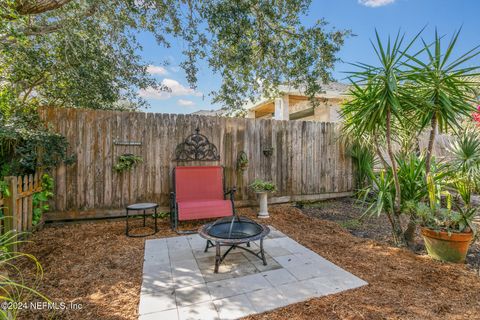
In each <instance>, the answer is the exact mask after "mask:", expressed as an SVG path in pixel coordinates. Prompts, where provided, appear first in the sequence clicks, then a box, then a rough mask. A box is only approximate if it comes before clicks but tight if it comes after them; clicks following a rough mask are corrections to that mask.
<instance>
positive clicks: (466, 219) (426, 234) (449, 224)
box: [417, 176, 477, 263]
mask: <svg viewBox="0 0 480 320" xmlns="http://www.w3.org/2000/svg"><path fill="white" fill-rule="evenodd" d="M427 185H428V195H429V203H430V206H427V205H426V204H423V203H421V204H419V205H418V208H417V216H418V217H419V218H420V220H421V226H422V229H421V232H422V236H423V239H424V242H425V247H426V249H427V252H428V255H429V256H431V257H432V258H434V259H437V260H441V261H448V262H455V263H462V262H464V261H465V258H466V256H467V252H468V248H469V246H470V243H471V242H472V240H473V238H474V235H475V232H476V230H475V225H474V223H473V219H474V218H475V216H476V215H477V209H476V208H472V207H470V206H469V205H468V204H466V205H464V206H463V207H460V206H459V207H458V210H457V211H455V210H452V200H451V198H452V197H451V195H450V193H449V192H441V191H440V188H439V187H438V186H436V185H435V184H434V183H433V179H432V178H431V176H429V177H428V178H427ZM441 195H444V196H445V199H446V206H447V207H446V208H442V207H441Z"/></svg>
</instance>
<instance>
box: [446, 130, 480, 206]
mask: <svg viewBox="0 0 480 320" xmlns="http://www.w3.org/2000/svg"><path fill="white" fill-rule="evenodd" d="M448 150H449V152H450V161H449V164H450V166H451V170H450V172H451V174H450V179H449V185H450V187H452V188H453V189H454V190H455V191H456V192H457V193H458V195H459V196H460V198H461V199H462V201H463V203H464V205H465V206H466V207H470V203H471V195H472V193H474V192H475V191H476V190H477V187H478V181H479V179H480V140H479V139H478V137H477V133H476V132H475V131H474V130H471V128H467V129H466V130H464V131H462V132H461V133H460V134H459V136H458V137H457V138H456V140H454V141H453V142H452V143H451V144H450V146H449V147H448Z"/></svg>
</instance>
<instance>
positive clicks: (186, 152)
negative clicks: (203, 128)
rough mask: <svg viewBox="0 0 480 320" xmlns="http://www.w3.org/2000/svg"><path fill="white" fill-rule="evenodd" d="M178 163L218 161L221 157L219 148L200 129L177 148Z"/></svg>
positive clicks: (176, 158) (176, 157)
mask: <svg viewBox="0 0 480 320" xmlns="http://www.w3.org/2000/svg"><path fill="white" fill-rule="evenodd" d="M175 160H176V161H218V160H220V155H219V154H218V150H217V147H216V146H215V145H214V144H213V143H211V142H210V141H208V138H207V137H206V136H204V135H203V134H200V129H198V128H197V129H195V133H194V134H191V135H189V136H188V137H187V138H186V139H185V141H184V142H182V143H180V144H179V145H177V148H175Z"/></svg>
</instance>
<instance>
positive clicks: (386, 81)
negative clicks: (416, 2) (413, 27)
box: [342, 31, 420, 245]
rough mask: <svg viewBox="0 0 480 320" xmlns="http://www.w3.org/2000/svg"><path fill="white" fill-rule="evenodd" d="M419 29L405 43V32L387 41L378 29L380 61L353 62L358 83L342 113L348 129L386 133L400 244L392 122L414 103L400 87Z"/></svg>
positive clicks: (394, 225)
mask: <svg viewBox="0 0 480 320" xmlns="http://www.w3.org/2000/svg"><path fill="white" fill-rule="evenodd" d="M419 35H420V33H418V34H417V35H416V36H415V37H414V38H413V39H412V40H411V41H410V42H408V43H406V45H405V35H401V34H400V33H398V34H397V36H396V38H395V40H394V41H393V42H392V41H391V39H390V37H389V38H388V40H387V44H386V45H384V44H383V43H382V41H381V39H380V36H379V34H378V32H377V31H375V39H376V41H375V42H373V41H372V42H371V43H372V47H373V50H374V52H375V55H376V57H377V58H378V65H376V66H374V65H368V64H364V63H355V64H353V66H355V67H357V68H358V71H354V72H350V73H349V74H350V79H351V80H352V82H353V83H354V86H353V89H352V92H351V96H352V100H351V101H350V102H348V103H347V104H346V105H345V106H344V108H343V110H342V115H343V117H344V118H345V119H346V123H345V126H344V128H345V130H347V131H354V132H356V133H357V134H364V133H365V132H368V133H369V134H371V135H372V136H378V134H380V133H382V132H384V133H385V141H386V149H387V155H388V158H389V160H390V164H391V166H392V175H393V181H394V186H395V201H394V206H393V207H394V210H393V214H392V216H391V217H389V218H391V221H392V228H393V234H394V241H395V243H396V244H397V245H404V244H405V239H404V236H403V231H402V227H401V225H400V214H401V188H400V182H399V178H398V173H397V163H396V159H395V156H394V153H393V148H392V143H393V138H392V126H393V121H394V119H397V120H399V122H400V123H401V121H402V120H403V119H402V114H403V112H402V108H403V106H404V104H407V103H410V101H411V99H409V97H408V96H407V95H406V94H407V93H408V92H410V91H409V90H405V91H403V90H400V88H401V87H402V83H403V81H404V80H405V79H406V78H405V73H404V72H403V67H404V66H405V60H406V51H408V50H409V49H410V47H411V46H412V45H413V43H414V42H415V41H416V39H417V38H418V37H419Z"/></svg>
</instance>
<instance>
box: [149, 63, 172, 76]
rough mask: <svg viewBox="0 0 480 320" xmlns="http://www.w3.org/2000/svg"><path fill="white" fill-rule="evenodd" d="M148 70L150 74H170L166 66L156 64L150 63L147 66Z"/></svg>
mask: <svg viewBox="0 0 480 320" xmlns="http://www.w3.org/2000/svg"><path fill="white" fill-rule="evenodd" d="M147 72H148V73H150V74H156V75H160V76H165V75H167V74H168V71H167V69H165V68H164V67H162V66H154V65H149V66H148V67H147Z"/></svg>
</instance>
